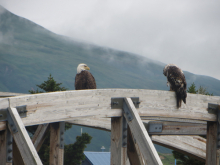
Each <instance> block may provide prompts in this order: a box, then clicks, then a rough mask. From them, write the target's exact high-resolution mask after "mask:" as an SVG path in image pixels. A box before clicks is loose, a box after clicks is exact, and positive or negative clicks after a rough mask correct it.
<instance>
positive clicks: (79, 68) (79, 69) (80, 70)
mask: <svg viewBox="0 0 220 165" xmlns="http://www.w3.org/2000/svg"><path fill="white" fill-rule="evenodd" d="M83 70H90V68H89V67H88V66H87V65H86V64H83V63H81V64H79V65H78V67H77V73H81V72H82V71H83Z"/></svg>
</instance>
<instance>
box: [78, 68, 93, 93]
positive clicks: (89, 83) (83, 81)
mask: <svg viewBox="0 0 220 165" xmlns="http://www.w3.org/2000/svg"><path fill="white" fill-rule="evenodd" d="M88 70H90V68H89V67H88V66H87V65H86V64H79V65H78V67H77V74H76V77H75V90H81V89H96V82H95V78H94V77H93V75H92V74H91V73H90V72H89V71H88Z"/></svg>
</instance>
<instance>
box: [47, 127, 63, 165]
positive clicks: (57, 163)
mask: <svg viewBox="0 0 220 165" xmlns="http://www.w3.org/2000/svg"><path fill="white" fill-rule="evenodd" d="M59 144H60V123H52V124H50V164H51V165H63V161H64V149H61V148H60V145H59Z"/></svg>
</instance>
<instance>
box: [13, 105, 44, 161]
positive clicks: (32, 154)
mask: <svg viewBox="0 0 220 165" xmlns="http://www.w3.org/2000/svg"><path fill="white" fill-rule="evenodd" d="M9 113H10V115H11V118H12V120H13V121H14V124H15V125H16V127H17V129H18V132H16V133H13V131H12V130H11V128H10V127H9V129H10V131H11V133H12V135H13V138H14V140H15V142H16V144H17V146H18V149H19V151H20V153H22V154H21V156H22V158H23V160H24V162H25V164H31V165H41V164H42V163H41V160H40V158H39V156H38V154H37V151H36V149H35V148H34V145H33V143H32V141H31V139H30V137H29V135H28V133H27V131H26V129H25V126H24V124H23V122H22V120H21V118H20V116H19V114H18V112H17V110H16V108H9Z"/></svg>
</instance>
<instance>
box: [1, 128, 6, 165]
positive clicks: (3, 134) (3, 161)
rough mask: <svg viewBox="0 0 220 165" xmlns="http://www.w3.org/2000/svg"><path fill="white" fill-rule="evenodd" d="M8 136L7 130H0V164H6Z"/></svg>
mask: <svg viewBox="0 0 220 165" xmlns="http://www.w3.org/2000/svg"><path fill="white" fill-rule="evenodd" d="M6 136H7V130H4V131H0V160H1V161H0V165H5V164H6Z"/></svg>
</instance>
